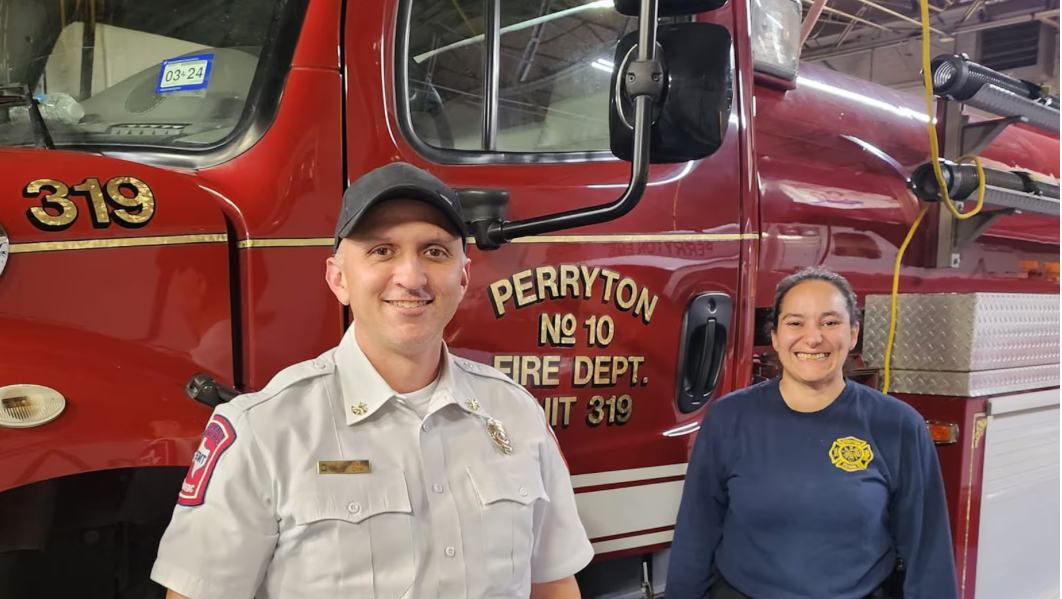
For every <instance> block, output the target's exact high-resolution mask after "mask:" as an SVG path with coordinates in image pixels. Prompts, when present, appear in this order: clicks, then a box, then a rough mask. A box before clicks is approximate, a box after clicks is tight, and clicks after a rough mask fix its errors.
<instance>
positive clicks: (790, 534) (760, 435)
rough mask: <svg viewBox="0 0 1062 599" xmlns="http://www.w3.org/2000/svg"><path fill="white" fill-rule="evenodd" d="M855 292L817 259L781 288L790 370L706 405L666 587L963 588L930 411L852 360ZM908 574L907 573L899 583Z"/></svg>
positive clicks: (759, 592) (766, 595) (944, 595)
mask: <svg viewBox="0 0 1062 599" xmlns="http://www.w3.org/2000/svg"><path fill="white" fill-rule="evenodd" d="M855 303H856V302H855V294H854V293H852V288H851V287H850V286H849V285H848V282H847V281H846V280H845V279H844V278H843V277H841V276H840V275H837V274H835V273H832V272H829V271H825V270H820V269H805V270H803V271H800V272H798V273H796V274H793V275H790V276H789V277H786V278H785V279H784V280H782V282H781V283H779V284H778V288H777V290H776V291H775V301H774V314H773V316H772V321H771V341H772V344H773V345H774V349H775V351H777V352H778V357H779V359H780V360H781V363H782V370H783V374H782V376H781V378H780V379H774V380H770V381H765V382H763V383H760V384H758V385H755V386H752V387H749V388H747V389H743V390H741V391H736V392H734V393H731V394H730V395H727V396H726V397H724V398H722V399H720V400H719V401H718V402H716V403H715V404H713V405H712V406H711V407H709V408H708V412H707V415H706V416H705V419H704V423H703V425H702V428H701V431H700V434H699V436H698V438H697V440H696V442H695V444H694V448H693V453H692V455H691V457H690V465H689V471H688V472H687V474H686V486H685V489H684V491H683V496H682V506H681V508H680V509H679V514H678V522H677V523H676V525H675V540H674V542H673V545H672V548H671V563H670V566H669V568H668V577H667V588H666V594H667V597H668V599H703V598H705V597H708V598H710V599H862V598H864V597H866V598H870V599H899V597H900V595H899V594H898V593H893V592H891V591H890V589H889V587H890V586H891V585H890V584H889V583H890V580H891V578H892V574H893V571H894V569H895V567H896V564H897V560H898V559H900V560H902V561H903V563H904V564H905V565H906V580H905V581H904V582H903V583H902V585H903V595H902V596H903V598H904V599H955V598H957V597H958V591H957V585H956V580H955V566H954V562H953V558H952V553H951V551H952V545H951V534H950V532H949V527H948V511H947V506H946V504H945V499H944V486H943V482H942V481H941V478H940V465H939V463H938V462H937V454H936V449H935V448H934V446H933V441H932V440H931V439H930V437H929V432H928V431H927V430H926V424H925V420H924V419H923V418H922V417H921V416H919V415H918V413H917V412H916V411H915V410H914V409H913V408H911V407H910V406H908V405H907V404H905V403H902V402H900V401H899V400H897V399H894V398H892V397H890V396H887V395H884V394H882V393H879V392H878V391H875V390H874V389H871V388H869V387H865V386H863V385H860V384H858V383H854V382H852V381H849V380H846V379H845V378H844V375H843V373H842V371H841V369H842V367H843V365H844V363H845V357H846V356H847V355H848V352H849V351H851V349H852V348H853V347H855V345H856V340H857V339H858V337H859V324H858V322H857V319H856V306H855ZM896 586H899V585H896Z"/></svg>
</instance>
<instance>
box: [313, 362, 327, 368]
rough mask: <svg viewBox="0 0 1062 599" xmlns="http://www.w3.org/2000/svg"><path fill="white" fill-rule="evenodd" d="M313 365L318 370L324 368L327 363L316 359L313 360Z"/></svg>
mask: <svg viewBox="0 0 1062 599" xmlns="http://www.w3.org/2000/svg"><path fill="white" fill-rule="evenodd" d="M313 367H314V368H316V369H317V370H324V367H325V365H324V364H322V363H321V362H318V361H317V360H314V361H313Z"/></svg>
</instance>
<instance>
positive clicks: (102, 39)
mask: <svg viewBox="0 0 1062 599" xmlns="http://www.w3.org/2000/svg"><path fill="white" fill-rule="evenodd" d="M274 4H275V0H218V1H213V2H204V3H187V2H177V1H175V0H107V2H106V3H104V2H100V1H99V0H87V1H86V0H59V2H57V3H38V2H36V1H35V0H16V1H15V2H14V3H10V2H9V3H4V4H3V5H0V48H4V51H3V52H0V85H5V84H15V83H23V84H26V85H27V86H28V87H29V88H30V89H31V90H32V94H33V95H34V97H35V98H37V100H38V103H39V106H40V110H41V114H42V116H43V117H44V120H45V122H46V124H47V126H48V129H49V132H50V133H51V135H52V137H53V139H54V140H55V144H56V145H57V146H64V145H76V144H92V145H112V144H132V145H139V146H144V145H146V146H162V147H185V148H189V147H190V148H195V147H209V146H213V145H215V144H217V143H218V142H220V141H222V140H224V139H225V138H226V136H228V135H229V134H231V133H232V132H233V130H234V128H235V127H236V125H237V123H238V122H239V119H240V116H241V115H242V114H243V111H244V108H245V104H246V102H247V97H248V94H249V92H250V91H251V83H252V80H253V77H254V73H255V70H256V68H257V66H258V56H259V53H260V51H261V48H262V45H263V44H264V43H265V39H266V36H267V33H268V28H269V23H270V18H271V16H272V12H273V8H274V6H273V5H274ZM5 13H7V14H5ZM27 31H28V32H30V33H31V34H30V35H26V32H27ZM32 143H33V131H32V128H31V123H30V115H29V111H28V109H27V108H26V107H25V106H13V107H8V108H3V109H0V145H28V144H32Z"/></svg>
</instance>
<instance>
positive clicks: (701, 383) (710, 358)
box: [693, 318, 718, 395]
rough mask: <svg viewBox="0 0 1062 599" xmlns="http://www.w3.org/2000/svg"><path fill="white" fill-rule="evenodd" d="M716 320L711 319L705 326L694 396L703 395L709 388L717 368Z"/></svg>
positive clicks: (695, 378) (694, 384)
mask: <svg viewBox="0 0 1062 599" xmlns="http://www.w3.org/2000/svg"><path fill="white" fill-rule="evenodd" d="M717 322H718V321H716V319H714V318H709V319H708V322H707V323H705V324H704V342H703V344H702V345H701V353H700V357H699V359H698V360H697V364H696V365H695V368H696V370H694V372H696V373H697V374H696V375H695V376H694V377H693V380H694V383H693V394H694V395H703V394H704V391H705V387H707V386H708V377H709V375H711V374H712V369H713V367H714V366H715V329H716V323H717Z"/></svg>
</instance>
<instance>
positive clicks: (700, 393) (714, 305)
mask: <svg viewBox="0 0 1062 599" xmlns="http://www.w3.org/2000/svg"><path fill="white" fill-rule="evenodd" d="M731 313H732V302H731V300H730V296H729V295H727V294H725V293H718V292H713V293H705V294H702V295H699V296H697V297H695V298H693V300H692V301H691V302H690V304H689V307H688V308H687V309H686V318H685V321H684V323H683V328H682V331H683V332H682V346H681V347H680V348H679V373H678V384H677V404H678V408H679V411H680V412H682V413H689V412H693V411H695V410H697V409H699V408H700V407H701V406H703V405H704V404H705V403H707V402H708V401H709V400H711V399H712V397H714V395H715V389H716V386H717V385H718V384H719V379H720V377H721V375H722V373H723V367H724V365H725V362H726V346H727V339H728V334H727V333H728V331H729V328H730V316H731Z"/></svg>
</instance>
